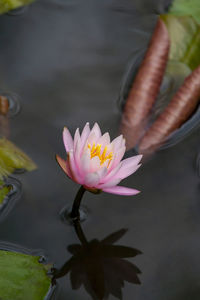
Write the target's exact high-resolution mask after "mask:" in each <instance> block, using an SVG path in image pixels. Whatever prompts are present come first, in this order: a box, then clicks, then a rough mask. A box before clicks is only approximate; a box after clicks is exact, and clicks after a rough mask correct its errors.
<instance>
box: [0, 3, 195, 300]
mask: <svg viewBox="0 0 200 300" xmlns="http://www.w3.org/2000/svg"><path fill="white" fill-rule="evenodd" d="M166 4H167V2H166V3H164V1H156V0H140V1H139V0H137V1H133V0H132V1H131V0H124V1H119V0H107V1H105V0H103V1H99V0H93V1H92V0H85V1H81V0H73V1H71V0H60V1H59V0H57V1H56V0H55V1H53V0H52V1H46V0H44V1H37V2H35V3H34V4H33V5H31V6H30V7H29V8H28V9H26V10H25V11H24V13H23V14H21V15H19V14H18V15H16V16H10V15H4V16H1V17H0V88H1V89H2V90H6V91H10V92H12V93H16V94H18V95H19V97H20V99H21V100H20V102H21V107H22V109H21V112H20V114H18V115H17V116H15V117H14V118H12V119H11V122H10V128H11V136H10V139H11V140H12V141H13V142H15V143H16V144H17V145H18V146H19V147H20V148H22V149H23V150H24V151H26V153H27V154H29V155H30V156H31V157H32V159H33V160H34V161H35V162H36V164H37V165H38V169H37V170H36V171H34V172H31V173H25V174H18V175H15V177H16V178H17V179H19V180H20V181H21V182H22V188H23V196H22V198H21V199H20V200H19V201H18V202H17V203H16V204H15V207H14V208H13V209H12V211H11V212H10V214H9V216H8V217H7V219H6V220H4V221H3V222H2V223H1V226H0V239H1V240H3V241H8V242H12V243H16V244H19V245H23V246H25V247H27V248H30V249H37V248H40V249H43V250H44V252H45V253H47V255H48V257H49V261H51V262H54V263H55V267H56V268H60V267H61V266H62V265H63V264H64V263H65V262H66V261H67V260H69V259H70V257H71V254H70V253H69V251H67V247H68V246H69V245H71V244H77V243H79V240H78V236H77V235H76V233H75V230H74V228H73V227H72V226H68V225H66V224H63V223H62V222H61V220H60V218H59V211H60V210H61V208H62V207H63V206H64V205H67V204H68V205H71V204H72V201H73V198H74V196H75V193H76V192H77V190H78V185H76V184H75V183H73V182H72V181H70V180H68V179H67V178H66V177H65V175H64V174H63V173H62V171H61V170H60V168H59V167H58V166H57V164H56V162H55V159H54V156H55V153H58V154H60V155H64V146H63V143H62V137H61V135H62V128H63V126H64V125H67V126H68V128H69V129H70V130H71V131H72V132H74V131H75V129H76V128H77V127H80V128H82V127H83V125H84V124H85V123H86V121H89V122H90V123H91V125H92V124H93V123H94V122H95V121H97V122H98V123H99V124H100V126H101V128H102V131H109V132H111V135H112V137H115V135H116V134H117V128H118V123H119V119H120V110H119V106H118V104H117V103H118V102H117V99H118V93H119V87H120V83H121V78H122V76H123V73H124V71H125V68H126V66H127V63H128V61H129V59H130V58H131V56H132V55H134V53H135V51H138V50H140V49H141V51H142V50H144V48H145V47H146V46H147V44H148V41H149V38H150V36H151V33H152V30H153V28H154V25H155V22H156V20H157V16H158V14H159V13H161V12H164V10H165V7H166ZM199 133H200V130H196V131H195V132H193V134H192V135H190V136H189V137H187V138H186V139H185V140H184V141H182V142H180V143H179V144H177V145H176V146H174V147H171V148H169V149H166V150H163V151H160V152H159V153H158V154H156V155H155V156H154V157H153V158H152V159H151V160H149V161H148V162H146V163H144V164H143V166H142V167H141V168H140V169H139V171H137V172H136V173H135V174H134V175H133V176H130V177H129V178H127V179H126V180H124V182H123V184H124V185H126V186H130V187H135V188H137V189H139V190H141V191H142V193H140V194H139V195H137V196H134V197H122V196H117V195H110V194H106V193H102V194H100V195H93V194H90V193H86V194H85V196H84V200H83V203H84V205H86V206H87V207H88V209H89V217H88V219H87V220H86V221H85V222H84V223H82V230H83V232H84V235H85V236H86V238H87V240H88V241H91V240H94V239H97V240H98V241H100V240H103V239H104V238H105V237H106V236H109V235H110V234H112V233H113V232H117V231H119V230H121V229H122V228H127V229H128V231H127V232H126V233H125V231H123V232H124V235H122V236H121V239H120V240H119V241H117V242H116V245H123V246H126V247H130V248H136V249H139V250H140V251H141V252H142V254H141V255H137V256H136V257H134V258H127V259H126V260H127V261H129V262H130V263H132V264H134V265H135V266H137V268H139V270H141V271H142V273H141V274H137V275H138V278H139V279H140V281H141V285H136V284H132V283H131V282H126V283H125V287H124V288H123V299H124V300H132V299H137V300H161V299H162V300H179V299H180V300H199V299H200V281H199V277H200V263H199V262H200V260H199V253H200V238H199V237H200V204H199V201H200V199H199V198H200V197H199V189H200V181H199V177H198V170H197V169H196V164H197V161H198V160H197V156H198V152H199V151H200V144H199ZM120 232H121V231H120ZM95 251H96V250H95ZM114 253H115V251H114ZM86 256H87V255H86ZM111 256H112V255H111ZM130 256H131V255H130ZM132 256H133V255H132ZM89 257H91V256H89ZM107 259H108V258H107ZM94 260H95V259H94ZM108 264H109V262H108ZM86 265H87V261H86ZM114 270H115V268H114ZM116 270H119V269H116ZM116 272H117V271H116ZM108 274H109V278H107V277H106V280H107V282H110V283H111V282H113V286H115V287H117V286H118V287H119V286H120V284H119V282H121V281H120V279H119V278H117V279H116V278H115V276H114V274H115V272H113V274H112V272H110V273H109V272H108ZM121 274H122V277H123V276H124V278H122V279H124V280H128V279H127V276H128V275H127V273H126V276H125V275H123V272H121ZM132 274H133V273H132ZM129 279H130V278H129ZM77 280H78V279H77ZM128 281H131V280H128ZM58 282H59V290H58V294H57V297H56V299H57V300H64V299H68V300H74V299H77V300H88V299H91V296H90V295H89V294H88V292H87V291H86V290H85V289H84V288H83V287H81V288H80V289H78V290H76V291H75V290H72V288H71V284H70V280H69V276H68V275H66V276H65V277H62V278H61V279H59V280H58ZM132 282H133V280H132ZM116 293H117V292H116ZM117 295H119V291H118V294H117ZM94 299H96V298H94ZM109 299H115V298H114V297H113V296H110V297H109ZM12 300H14V299H12ZM27 300H28V299H27Z"/></svg>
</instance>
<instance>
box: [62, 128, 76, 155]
mask: <svg viewBox="0 0 200 300" xmlns="http://www.w3.org/2000/svg"><path fill="white" fill-rule="evenodd" d="M63 142H64V145H65V150H66V152H69V151H70V150H72V149H73V147H74V142H73V139H72V136H71V133H70V132H69V130H68V129H67V127H64V129H63Z"/></svg>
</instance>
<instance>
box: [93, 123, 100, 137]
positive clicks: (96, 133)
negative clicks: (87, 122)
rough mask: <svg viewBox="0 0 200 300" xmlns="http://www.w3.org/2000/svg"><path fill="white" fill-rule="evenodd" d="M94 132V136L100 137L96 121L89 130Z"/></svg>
mask: <svg viewBox="0 0 200 300" xmlns="http://www.w3.org/2000/svg"><path fill="white" fill-rule="evenodd" d="M93 132H94V133H95V135H96V137H97V138H100V137H101V135H102V134H101V129H100V128H99V125H98V124H97V123H95V124H94V126H93V128H92V130H91V133H93Z"/></svg>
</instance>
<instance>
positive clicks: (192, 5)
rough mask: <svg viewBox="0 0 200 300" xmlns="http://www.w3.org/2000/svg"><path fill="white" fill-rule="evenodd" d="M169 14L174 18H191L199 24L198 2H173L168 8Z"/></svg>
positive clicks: (176, 0) (193, 0)
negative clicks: (174, 16)
mask: <svg viewBox="0 0 200 300" xmlns="http://www.w3.org/2000/svg"><path fill="white" fill-rule="evenodd" d="M169 13H170V14H174V15H176V16H193V17H194V19H195V20H196V21H197V22H198V23H200V5H199V0H175V1H173V3H172V6H171V7H170V10H169Z"/></svg>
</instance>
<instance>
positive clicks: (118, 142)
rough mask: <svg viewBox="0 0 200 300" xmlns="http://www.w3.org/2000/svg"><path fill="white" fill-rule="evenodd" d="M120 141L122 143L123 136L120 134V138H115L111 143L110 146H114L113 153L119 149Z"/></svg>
mask: <svg viewBox="0 0 200 300" xmlns="http://www.w3.org/2000/svg"><path fill="white" fill-rule="evenodd" d="M122 141H123V135H122V134H121V135H120V136H118V137H116V138H115V139H114V140H113V141H112V144H113V146H114V149H115V151H117V150H118V149H119V148H121V146H122Z"/></svg>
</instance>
